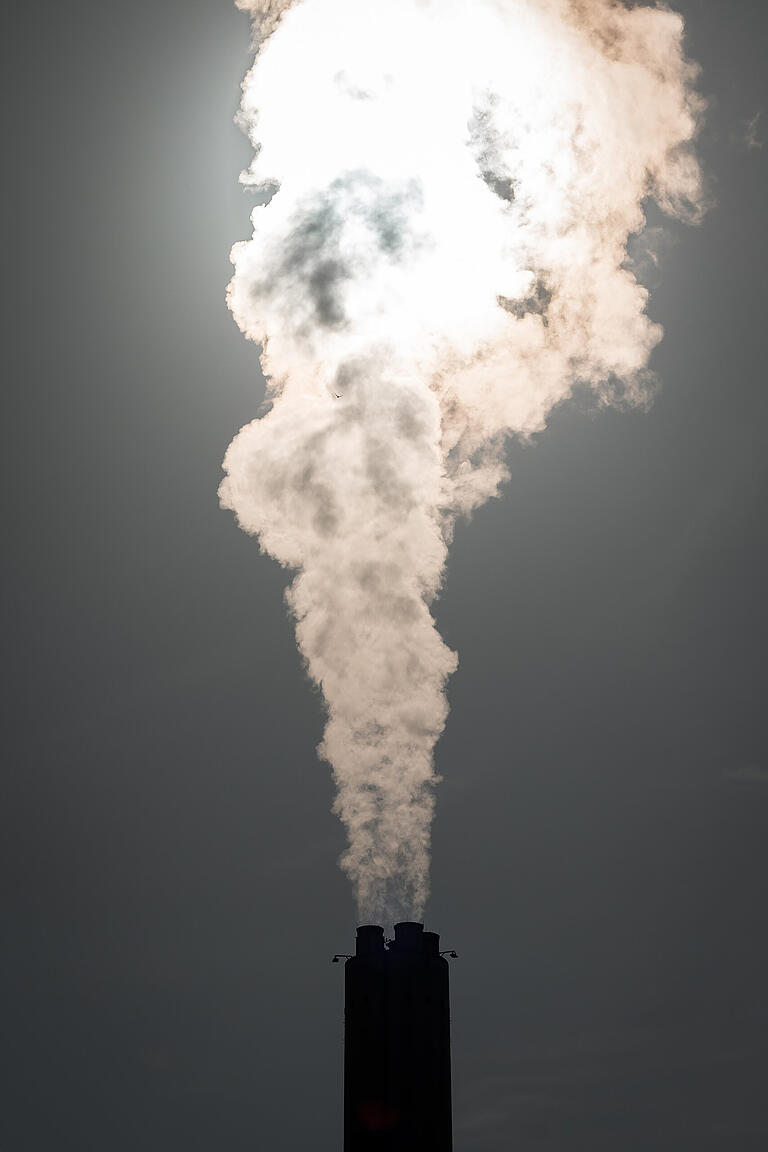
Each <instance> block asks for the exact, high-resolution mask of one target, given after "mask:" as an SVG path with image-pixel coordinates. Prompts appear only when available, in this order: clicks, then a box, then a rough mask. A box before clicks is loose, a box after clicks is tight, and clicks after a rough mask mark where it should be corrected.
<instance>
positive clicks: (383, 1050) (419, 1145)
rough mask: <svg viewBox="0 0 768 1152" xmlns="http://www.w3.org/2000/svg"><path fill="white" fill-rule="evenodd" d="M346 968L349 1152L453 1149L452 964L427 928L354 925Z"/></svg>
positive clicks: (409, 924)
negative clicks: (387, 931) (387, 932)
mask: <svg viewBox="0 0 768 1152" xmlns="http://www.w3.org/2000/svg"><path fill="white" fill-rule="evenodd" d="M344 968H345V973H344V975H345V1001H344V1152H451V1148H452V1136H451V1048H450V1009H449V1002H448V962H447V961H446V960H445V959H444V958H443V956H441V955H440V937H439V936H438V934H437V933H436V932H425V931H424V926H423V925H422V924H415V923H412V922H408V921H407V922H404V923H402V924H396V925H395V938H394V940H385V939H384V930H383V928H380V927H379V926H378V925H374V924H365V925H363V926H362V927H360V928H358V930H357V941H356V951H355V955H354V956H350V957H349V958H348V959H347V961H346V964H345V966H344Z"/></svg>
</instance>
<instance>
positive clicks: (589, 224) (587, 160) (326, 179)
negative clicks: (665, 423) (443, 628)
mask: <svg viewBox="0 0 768 1152" xmlns="http://www.w3.org/2000/svg"><path fill="white" fill-rule="evenodd" d="M237 2H238V5H239V7H241V8H245V9H247V10H248V11H249V12H250V13H251V15H252V17H253V20H254V28H255V35H256V48H257V55H256V61H255V63H254V66H253V68H252V69H251V71H250V73H249V74H248V76H247V78H246V80H245V82H244V85H243V100H242V106H241V112H240V117H241V122H242V124H243V125H244V126H245V127H246V128H247V131H248V132H249V134H250V137H251V140H252V142H253V144H254V147H255V150H256V155H255V158H254V161H253V164H252V166H251V168H250V169H249V170H248V171H247V172H246V173H244V174H243V180H244V182H245V183H246V184H248V185H250V186H251V187H253V188H255V189H256V190H257V191H258V192H259V193H260V196H259V199H260V200H261V201H262V204H261V205H260V206H259V207H257V208H256V209H255V210H254V212H253V229H254V230H253V237H252V238H251V239H250V240H248V241H246V242H243V243H240V244H236V245H235V247H234V249H233V253H232V260H233V263H234V266H235V273H234V277H233V279H232V282H231V284H230V287H229V296H228V300H229V305H230V308H231V309H232V312H233V314H234V316H235V319H236V320H237V323H238V325H239V326H240V328H241V329H242V331H243V332H244V333H245V335H246V336H247V337H248V338H249V339H251V340H253V341H255V342H257V343H258V344H260V345H261V349H262V366H263V370H264V374H265V376H266V378H267V380H268V395H269V399H270V401H271V407H270V409H269V411H268V412H267V413H266V415H263V416H261V418H259V419H256V420H254V421H253V423H251V424H249V425H247V426H246V427H245V428H243V429H242V430H241V431H240V432H239V434H238V435H237V436H236V437H235V439H234V440H233V442H232V444H231V445H230V447H229V450H228V452H227V455H226V459H225V462H224V468H225V472H226V477H225V479H224V481H223V483H222V486H221V491H220V496H221V502H222V505H223V506H224V507H226V508H230V509H232V510H233V511H234V512H235V513H236V515H237V519H238V522H239V524H240V525H241V527H242V528H243V529H244V530H245V531H246V532H250V533H253V534H255V535H257V536H258V538H259V542H260V545H261V548H262V549H263V550H264V551H265V552H267V553H269V555H271V556H273V557H275V558H276V559H277V560H278V561H279V562H280V563H281V564H282V565H283V566H284V567H286V568H288V569H290V570H291V571H292V572H294V573H295V576H294V579H293V583H292V585H291V587H290V589H289V591H288V593H287V599H288V604H289V607H290V610H291V612H292V613H293V616H294V618H295V622H296V636H297V641H298V646H299V649H300V651H301V653H302V655H303V657H304V659H305V661H306V666H307V669H308V671H309V675H310V676H311V678H312V679H313V680H314V681H315V683H316V684H317V685H319V687H320V688H321V690H322V693H323V696H324V699H325V702H326V705H327V716H328V721H327V727H326V729H325V735H324V740H323V743H322V745H321V746H320V749H319V751H320V754H321V755H322V757H324V758H325V759H326V760H327V761H328V762H329V763H330V764H331V766H332V769H333V773H334V777H335V780H336V784H337V786H338V798H337V801H336V811H337V812H338V814H339V816H340V817H341V819H342V820H343V822H344V824H345V826H346V829H347V833H348V849H347V851H346V853H345V855H344V857H343V860H342V864H343V867H344V868H345V870H346V871H347V873H348V874H349V876H350V878H351V880H352V883H353V885H354V888H355V892H356V896H357V900H358V906H359V911H360V915H361V917H362V918H364V919H373V920H377V921H379V922H390V921H391V920H392V919H396V918H398V917H403V916H404V917H410V918H412V917H419V916H420V915H421V911H422V908H423V904H424V901H425V898H426V896H427V891H428V865H429V836H430V823H431V818H432V811H433V786H434V784H435V781H436V776H435V773H434V767H433V749H434V745H435V742H436V740H437V739H438V737H439V735H440V733H441V731H442V729H443V726H444V723H445V719H446V712H447V704H446V696H445V687H446V681H447V679H448V677H449V676H450V674H451V672H452V671H453V670H454V668H455V667H456V657H455V655H454V654H453V653H452V652H451V651H450V650H449V649H448V648H447V647H446V645H445V644H444V643H443V641H442V640H441V638H440V636H439V635H438V633H437V631H436V628H435V624H434V621H433V619H432V616H431V614H430V605H431V604H432V602H433V601H434V599H435V597H436V595H437V593H438V592H439V590H440V584H441V579H442V576H443V572H444V567H445V560H446V549H447V546H448V544H449V543H450V539H451V532H452V526H453V524H454V521H455V518H456V517H457V516H458V515H460V514H468V513H469V512H471V511H472V509H473V508H476V507H477V506H478V505H480V504H482V503H483V501H485V500H488V499H489V497H492V496H494V495H496V494H497V493H498V491H499V486H500V485H501V484H502V482H503V481H504V480H505V478H506V468H505V453H504V448H505V441H506V440H507V438H508V437H510V436H516V437H519V438H522V439H526V438H528V437H530V436H531V435H532V434H533V433H535V432H538V431H540V430H541V429H542V428H543V427H544V426H545V424H546V421H547V417H548V414H549V413H550V412H551V411H552V408H553V406H554V405H556V404H558V403H559V402H561V401H562V400H564V399H565V398H567V397H568V396H569V395H570V394H571V392H572V390H573V388H574V386H576V385H581V386H587V387H589V388H591V389H593V390H594V392H595V393H596V395H597V396H598V397H599V399H600V400H601V401H602V402H605V403H614V402H621V403H629V404H644V403H646V402H647V401H648V399H649V396H650V394H651V392H652V389H653V380H652V377H651V375H650V374H649V371H648V361H649V357H650V354H651V352H652V350H653V348H654V346H655V345H656V344H657V343H658V341H659V340H660V338H661V335H662V333H661V329H660V327H659V326H658V325H657V324H654V323H652V322H651V321H650V320H649V318H648V316H647V315H646V304H647V296H648V293H647V291H646V290H645V288H644V287H642V285H641V284H640V283H638V281H637V279H636V277H635V276H634V275H633V270H632V265H631V262H630V260H629V258H628V250H627V245H628V241H629V239H630V238H631V237H632V236H634V235H636V234H638V233H640V232H642V230H643V228H644V225H645V208H646V206H647V203H648V202H649V201H651V200H653V201H655V202H656V204H657V205H658V206H659V207H660V208H661V209H662V210H663V211H664V212H665V213H667V214H669V215H670V216H676V217H681V218H684V219H688V220H696V219H697V218H698V217H699V215H700V213H701V210H702V202H703V198H702V185H701V179H700V172H699V168H698V165H697V162H696V159H695V156H694V154H693V151H692V142H693V141H694V139H695V136H696V131H697V125H698V122H699V119H700V116H701V112H702V103H701V100H700V98H699V97H698V96H697V95H696V93H695V90H694V84H695V80H696V70H695V68H694V67H693V66H692V65H691V64H690V63H688V61H687V60H686V58H685V55H684V50H683V22H682V19H681V18H680V17H679V16H678V15H676V14H675V13H674V12H672V11H670V10H669V9H667V8H662V7H659V8H656V7H638V6H633V7H629V6H627V5H625V4H623V3H620V2H618V0H431V2H430V0H294V2H293V3H291V2H290V0H282V2H269V0H237Z"/></svg>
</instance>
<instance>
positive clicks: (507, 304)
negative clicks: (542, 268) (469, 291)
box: [496, 276, 553, 324]
mask: <svg viewBox="0 0 768 1152" xmlns="http://www.w3.org/2000/svg"><path fill="white" fill-rule="evenodd" d="M552 296H553V292H552V289H551V288H549V287H548V286H547V283H546V281H545V280H544V278H543V277H541V276H539V277H537V278H536V280H535V282H534V285H533V289H532V290H531V291H530V292H529V293H528V295H527V296H524V297H523V298H522V299H519V300H511V299H510V298H509V296H497V297H496V300H497V303H498V305H499V307H500V308H503V309H504V311H505V312H509V314H510V315H511V316H514V317H515V319H517V320H522V319H523V317H524V316H530V315H534V316H541V318H542V322H543V323H544V324H547V323H548V318H547V311H548V309H549V306H550V304H551V303H552Z"/></svg>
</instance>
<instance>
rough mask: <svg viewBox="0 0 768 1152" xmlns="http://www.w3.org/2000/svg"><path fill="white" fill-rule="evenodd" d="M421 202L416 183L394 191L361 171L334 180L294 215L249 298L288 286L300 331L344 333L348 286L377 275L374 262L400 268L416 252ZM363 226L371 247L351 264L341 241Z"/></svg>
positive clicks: (362, 250)
mask: <svg viewBox="0 0 768 1152" xmlns="http://www.w3.org/2000/svg"><path fill="white" fill-rule="evenodd" d="M420 201H421V193H420V190H419V186H418V184H417V183H416V182H415V181H411V182H408V183H407V184H405V185H398V186H396V187H394V188H393V187H391V186H390V187H388V186H387V185H386V184H385V183H384V181H382V180H380V179H379V178H377V177H375V176H373V175H372V174H371V173H369V172H365V171H359V172H358V171H355V172H350V173H348V174H346V175H345V176H343V177H339V179H337V180H334V182H333V183H332V184H331V185H329V187H328V189H327V190H326V191H325V192H324V193H323V194H321V196H319V197H317V198H315V200H314V201H313V202H312V203H311V204H309V205H307V206H305V207H304V208H302V209H301V210H300V211H299V213H298V214H297V216H296V217H295V218H294V220H293V222H292V226H291V230H290V234H289V236H288V239H287V241H286V242H285V244H284V245H283V247H282V249H281V251H280V256H279V258H278V261H277V263H276V265H275V267H274V268H272V269H270V274H269V277H268V278H265V279H264V280H262V281H260V282H259V284H258V285H257V286H256V287H255V289H254V294H255V295H256V296H269V295H270V294H271V293H272V291H273V290H274V288H273V285H275V284H277V285H280V288H281V290H284V286H285V285H287V284H289V285H290V286H291V305H292V309H293V319H294V323H295V322H296V318H297V317H298V328H299V329H302V328H305V329H308V328H311V327H312V326H317V327H320V328H325V329H341V328H343V327H345V326H346V324H347V322H348V317H347V311H346V308H345V299H344V297H345V292H346V291H347V288H348V286H349V285H350V284H351V283H352V282H353V281H354V280H355V279H356V278H360V277H361V276H371V275H374V274H375V271H376V263H377V260H378V259H379V258H385V259H387V260H391V261H398V260H400V259H402V258H403V257H404V255H405V253H406V252H407V251H408V250H409V249H410V248H412V247H414V246H415V245H416V239H415V237H414V235H413V230H412V227H411V222H410V218H411V215H412V213H413V209H414V205H415V206H418V205H419V204H420ZM361 222H362V223H363V225H364V227H365V231H366V232H367V234H368V236H369V237H370V240H371V244H370V245H369V247H368V249H367V250H366V249H365V248H364V247H361V245H360V243H359V240H357V242H356V245H355V247H356V256H355V260H354V262H352V261H350V260H349V259H347V258H346V257H345V255H344V252H345V247H351V245H347V246H345V237H346V233H347V230H348V229H351V228H355V229H357V231H358V232H359V224H360V223H361Z"/></svg>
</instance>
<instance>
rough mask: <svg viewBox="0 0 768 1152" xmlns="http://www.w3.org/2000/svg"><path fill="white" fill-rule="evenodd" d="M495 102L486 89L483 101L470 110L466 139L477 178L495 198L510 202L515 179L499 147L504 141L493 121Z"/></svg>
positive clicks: (513, 194)
mask: <svg viewBox="0 0 768 1152" xmlns="http://www.w3.org/2000/svg"><path fill="white" fill-rule="evenodd" d="M497 104H498V97H497V96H495V95H494V94H493V93H489V95H488V97H487V99H486V103H485V104H484V105H482V106H480V107H476V108H475V109H474V110H473V112H472V116H471V118H470V121H469V124H468V126H467V127H468V128H469V142H470V146H471V148H472V151H473V153H474V156H475V160H476V161H477V167H478V171H479V173H480V178H481V180H482V181H483V182H484V183H485V184H486V185H487V186H488V188H490V190H491V192H493V194H494V196H498V198H499V200H505V201H506V202H507V203H508V204H512V203H513V202H514V199H515V192H516V189H517V181H516V180H515V179H514V177H513V176H512V174H511V173H510V171H509V169H508V168H507V166H506V164H505V163H504V159H503V150H504V146H505V144H506V141H505V139H504V137H503V136H502V134H501V133H500V132H499V130H498V128H497V127H496V124H495V122H494V109H495V107H496V105H497Z"/></svg>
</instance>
